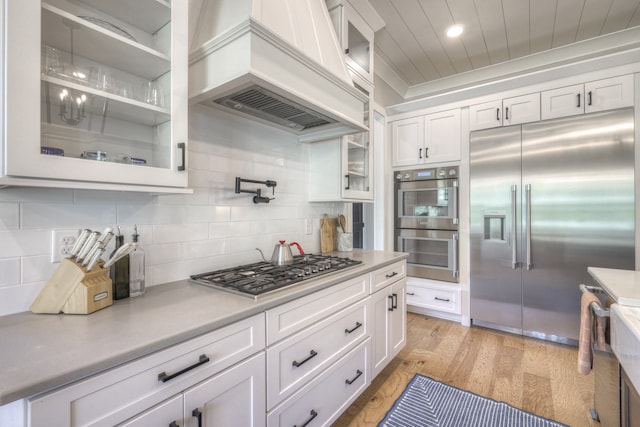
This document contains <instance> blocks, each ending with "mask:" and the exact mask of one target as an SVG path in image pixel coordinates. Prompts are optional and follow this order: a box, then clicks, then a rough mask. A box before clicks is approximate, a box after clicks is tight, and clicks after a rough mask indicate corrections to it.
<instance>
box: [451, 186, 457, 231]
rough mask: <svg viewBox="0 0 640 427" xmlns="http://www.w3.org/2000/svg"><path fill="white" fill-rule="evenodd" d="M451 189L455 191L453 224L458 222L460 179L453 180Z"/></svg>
mask: <svg viewBox="0 0 640 427" xmlns="http://www.w3.org/2000/svg"><path fill="white" fill-rule="evenodd" d="M451 189H452V193H453V203H452V208H453V224H458V180H455V181H453V183H452V187H451Z"/></svg>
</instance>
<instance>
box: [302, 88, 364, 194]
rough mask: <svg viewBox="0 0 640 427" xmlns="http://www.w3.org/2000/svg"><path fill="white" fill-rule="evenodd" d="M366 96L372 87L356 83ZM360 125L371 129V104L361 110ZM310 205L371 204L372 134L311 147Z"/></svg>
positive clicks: (316, 143) (347, 136) (347, 137)
mask: <svg viewBox="0 0 640 427" xmlns="http://www.w3.org/2000/svg"><path fill="white" fill-rule="evenodd" d="M354 79H355V80H356V81H357V83H359V84H357V83H356V87H358V88H359V89H360V90H361V91H363V93H365V94H366V95H367V96H369V95H370V93H371V92H370V91H371V90H372V87H371V86H369V85H368V84H367V83H366V82H365V81H363V80H362V79H358V78H357V77H356V76H354ZM363 114H364V117H363V123H364V124H365V126H367V127H368V128H369V129H371V123H370V122H371V117H372V116H373V112H372V109H371V104H370V103H367V104H366V105H365V109H364V112H363ZM309 153H310V167H309V170H310V178H309V185H310V187H309V199H310V201H341V200H342V201H372V200H373V146H372V137H371V131H369V132H360V133H355V134H350V135H345V136H343V137H341V138H336V139H332V140H327V141H321V142H314V143H312V144H311V145H310V150H309Z"/></svg>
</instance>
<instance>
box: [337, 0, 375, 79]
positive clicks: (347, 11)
mask: <svg viewBox="0 0 640 427" xmlns="http://www.w3.org/2000/svg"><path fill="white" fill-rule="evenodd" d="M326 3H327V8H328V9H329V15H330V16H331V21H332V22H333V27H334V28H335V30H336V34H337V36H338V41H339V42H340V45H341V46H342V48H343V49H344V53H345V61H346V64H347V66H348V67H349V70H350V71H351V72H353V73H357V74H358V75H360V76H361V77H363V78H364V79H366V80H367V81H368V82H370V83H373V38H374V31H373V30H372V29H371V27H370V26H369V24H367V22H366V21H365V20H364V19H363V18H362V17H361V16H360V14H359V13H358V12H357V11H356V10H355V9H354V8H353V6H351V4H350V3H349V2H348V1H346V0H345V1H343V0H326Z"/></svg>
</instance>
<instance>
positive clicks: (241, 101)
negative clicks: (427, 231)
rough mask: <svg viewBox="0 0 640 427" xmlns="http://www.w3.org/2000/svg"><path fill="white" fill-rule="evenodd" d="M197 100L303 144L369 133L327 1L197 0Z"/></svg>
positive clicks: (192, 61) (193, 6) (193, 66)
mask: <svg viewBox="0 0 640 427" xmlns="http://www.w3.org/2000/svg"><path fill="white" fill-rule="evenodd" d="M189 13H190V19H189V20H190V23H189V29H190V31H191V34H190V49H189V50H190V54H189V101H190V103H191V104H195V103H200V104H203V105H206V106H209V107H215V108H220V109H223V110H225V111H232V112H234V113H236V114H239V115H244V116H247V117H250V118H253V119H255V120H257V121H260V122H262V123H265V124H268V125H271V126H275V127H278V128H280V129H285V130H287V131H289V132H292V133H294V134H296V135H297V136H298V140H299V141H301V142H311V141H319V140H323V139H327V138H333V137H336V136H341V135H346V134H349V133H355V132H362V131H366V130H368V129H367V127H366V126H365V125H364V114H363V113H364V111H365V103H366V102H367V101H368V98H367V96H366V95H364V94H362V93H361V92H360V91H359V90H357V89H356V88H355V87H354V86H353V82H352V80H351V78H350V76H349V73H348V72H347V67H346V65H345V62H344V52H343V51H342V49H341V48H340V45H339V43H338V39H337V37H336V34H335V31H334V29H333V24H332V23H331V18H330V17H329V11H328V10H327V6H326V4H325V1H324V0H190V2H189Z"/></svg>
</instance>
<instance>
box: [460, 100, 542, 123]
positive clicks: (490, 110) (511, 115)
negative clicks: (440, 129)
mask: <svg viewBox="0 0 640 427" xmlns="http://www.w3.org/2000/svg"><path fill="white" fill-rule="evenodd" d="M538 120H540V94H539V93H532V94H528V95H522V96H515V97H512V98H505V99H502V100H494V101H489V102H483V103H481V104H475V105H471V106H469V130H471V131H474V130H479V129H489V128H494V127H500V126H509V125H517V124H520V123H527V122H535V121H538Z"/></svg>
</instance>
